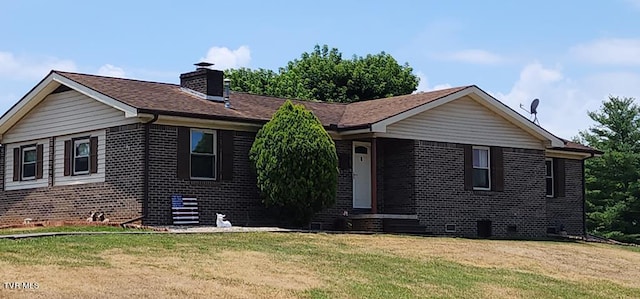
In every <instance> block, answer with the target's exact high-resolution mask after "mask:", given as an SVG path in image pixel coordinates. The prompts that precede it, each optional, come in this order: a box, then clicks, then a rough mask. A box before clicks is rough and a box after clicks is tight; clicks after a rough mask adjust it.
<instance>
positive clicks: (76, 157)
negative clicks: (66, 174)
mask: <svg viewBox="0 0 640 299" xmlns="http://www.w3.org/2000/svg"><path fill="white" fill-rule="evenodd" d="M90 153H91V151H90V148H89V139H88V138H87V139H79V140H74V141H73V174H74V175H80V174H87V173H89V155H90Z"/></svg>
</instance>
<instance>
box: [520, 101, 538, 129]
mask: <svg viewBox="0 0 640 299" xmlns="http://www.w3.org/2000/svg"><path fill="white" fill-rule="evenodd" d="M538 104H540V100H538V99H533V101H532V102H531V106H530V109H529V110H527V109H525V108H524V106H523V105H522V104H520V109H522V110H524V111H527V113H529V114H531V116H533V123H535V124H538V125H540V121H538Z"/></svg>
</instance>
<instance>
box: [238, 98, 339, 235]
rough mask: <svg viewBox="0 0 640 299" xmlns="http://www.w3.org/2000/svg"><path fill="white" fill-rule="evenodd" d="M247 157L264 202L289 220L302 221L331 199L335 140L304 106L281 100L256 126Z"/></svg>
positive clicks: (335, 178) (335, 177) (335, 180)
mask: <svg viewBox="0 0 640 299" xmlns="http://www.w3.org/2000/svg"><path fill="white" fill-rule="evenodd" d="M249 158H250V160H251V162H252V163H253V165H254V167H255V170H256V173H257V176H258V188H260V191H261V192H262V195H263V202H264V203H265V205H266V206H267V207H276V208H278V209H279V210H280V211H281V216H282V217H284V218H285V219H288V220H291V221H292V222H293V223H294V224H297V225H302V224H305V223H308V222H309V220H310V219H311V217H312V216H313V215H314V214H315V213H317V212H319V211H321V210H323V209H325V208H327V207H330V206H332V205H333V204H334V203H335V196H336V189H337V184H338V157H337V155H336V147H335V143H334V142H333V140H332V139H331V137H330V136H329V134H328V133H327V131H325V130H324V128H323V127H322V124H321V123H320V121H319V120H318V119H317V118H316V117H315V115H313V113H311V111H309V110H307V109H305V107H304V106H302V105H294V104H293V103H291V101H286V102H285V103H284V104H283V105H282V106H281V107H280V108H279V109H278V111H277V112H276V113H275V114H274V115H273V118H272V119H271V120H270V121H269V122H268V123H267V124H265V125H264V127H262V129H260V131H258V134H257V136H256V139H255V141H254V143H253V146H252V147H251V151H250V153H249Z"/></svg>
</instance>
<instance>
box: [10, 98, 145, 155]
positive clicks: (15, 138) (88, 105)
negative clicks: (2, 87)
mask: <svg viewBox="0 0 640 299" xmlns="http://www.w3.org/2000/svg"><path fill="white" fill-rule="evenodd" d="M136 122H139V120H138V118H125V117H124V112H122V111H120V110H117V109H115V108H113V107H110V106H107V105H105V104H103V103H100V102H98V101H96V100H94V99H92V98H89V97H87V96H85V95H83V94H81V93H79V92H77V91H75V90H72V91H66V92H62V93H56V94H51V95H49V96H47V97H46V98H45V99H44V100H43V101H42V102H41V103H40V104H38V106H36V107H35V108H34V109H33V110H32V111H31V112H29V114H27V115H26V116H25V117H24V118H23V119H21V120H20V122H18V123H17V124H16V125H15V126H14V127H13V128H11V129H10V130H9V131H8V132H7V133H6V134H5V135H4V136H2V142H3V143H5V144H7V143H14V142H20V141H26V140H34V139H42V138H48V137H53V136H62V135H69V134H75V133H81V132H87V131H93V130H98V129H104V128H108V127H113V126H118V125H125V124H132V123H136Z"/></svg>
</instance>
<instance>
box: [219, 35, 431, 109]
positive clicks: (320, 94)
mask: <svg viewBox="0 0 640 299" xmlns="http://www.w3.org/2000/svg"><path fill="white" fill-rule="evenodd" d="M412 71H413V69H412V68H411V67H410V66H409V65H408V64H406V63H405V64H404V65H400V64H398V62H397V61H396V60H395V59H394V58H393V57H392V56H391V55H389V54H387V53H385V52H381V53H379V54H375V55H371V54H369V55H367V56H365V57H358V56H356V55H354V56H353V57H352V59H343V58H342V53H340V52H339V51H338V49H336V48H332V49H329V47H328V46H327V45H324V46H322V47H320V46H319V45H316V46H315V47H314V50H313V51H312V52H311V53H307V52H304V53H302V55H301V56H300V59H294V60H292V61H289V63H287V65H286V66H285V67H282V68H280V69H279V71H278V72H277V73H276V72H274V71H270V70H265V69H258V70H250V69H247V68H242V69H238V70H233V69H232V70H227V71H226V72H225V76H226V77H227V78H230V79H231V82H232V84H231V85H232V87H231V88H232V89H233V90H234V91H244V92H250V93H256V94H262V95H269V96H276V97H283V98H297V99H305V100H320V101H327V102H356V101H362V100H372V99H378V98H384V97H390V96H395V95H403V94H409V93H412V92H413V91H415V90H416V88H417V86H418V82H419V78H418V77H417V76H415V75H414V74H413V73H412Z"/></svg>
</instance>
